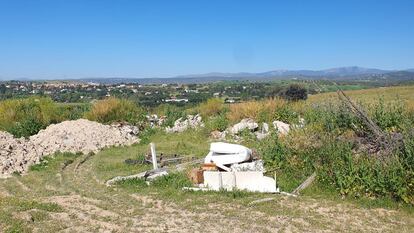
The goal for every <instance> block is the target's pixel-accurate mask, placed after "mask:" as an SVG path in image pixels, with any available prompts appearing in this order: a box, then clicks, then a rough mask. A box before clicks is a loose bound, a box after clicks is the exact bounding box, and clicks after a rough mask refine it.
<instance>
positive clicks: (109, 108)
mask: <svg viewBox="0 0 414 233" xmlns="http://www.w3.org/2000/svg"><path fill="white" fill-rule="evenodd" d="M85 117H86V118H87V119H89V120H92V121H97V122H101V123H112V122H117V121H126V122H129V123H131V124H138V123H139V122H142V121H143V120H144V118H145V116H144V111H143V110H142V109H141V108H139V107H138V106H137V105H136V104H135V103H133V102H132V101H129V100H126V99H118V98H113V97H111V98H107V99H104V100H99V101H97V102H96V103H95V104H94V105H93V106H92V109H91V110H90V111H89V112H87V113H86V114H85Z"/></svg>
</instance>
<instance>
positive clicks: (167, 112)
mask: <svg viewBox="0 0 414 233" xmlns="http://www.w3.org/2000/svg"><path fill="white" fill-rule="evenodd" d="M155 112H156V113H157V114H158V115H159V116H165V118H166V119H165V121H164V123H163V125H164V126H169V127H172V126H173V125H174V122H175V121H176V120H177V119H179V118H181V117H185V116H186V112H185V111H184V109H183V108H182V107H178V106H176V105H170V104H164V105H160V106H159V107H158V108H157V109H156V111H155Z"/></svg>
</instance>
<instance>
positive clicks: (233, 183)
mask: <svg viewBox="0 0 414 233" xmlns="http://www.w3.org/2000/svg"><path fill="white" fill-rule="evenodd" d="M204 187H207V188H209V189H210V190H214V191H219V190H223V189H224V190H227V191H231V190H234V189H237V190H245V191H250V192H262V193H276V192H278V191H279V190H278V189H277V188H276V181H275V180H274V179H273V178H270V177H266V176H264V175H263V172H254V171H247V172H215V171H205V172H204Z"/></svg>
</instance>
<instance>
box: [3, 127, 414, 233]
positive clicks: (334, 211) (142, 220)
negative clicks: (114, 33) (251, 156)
mask: <svg viewBox="0 0 414 233" xmlns="http://www.w3.org/2000/svg"><path fill="white" fill-rule="evenodd" d="M148 140H150V141H153V142H155V143H156V145H157V150H158V153H164V154H170V153H178V154H180V155H185V156H188V157H201V156H203V155H205V154H206V153H207V150H208V144H209V141H208V140H206V136H205V132H203V131H187V132H185V133H183V134H180V135H166V134H164V133H161V132H158V133H155V134H153V135H152V136H151V137H150V138H149V139H148ZM147 150H148V145H147V144H146V143H145V144H139V145H134V146H131V147H123V148H109V149H106V150H104V151H102V152H100V153H98V154H96V155H93V156H91V157H88V156H87V155H73V154H58V155H56V156H55V157H53V158H49V159H48V160H47V161H48V162H47V163H42V165H37V166H35V167H33V169H32V170H31V171H30V172H29V173H28V174H27V175H24V176H17V175H16V176H14V177H12V178H10V179H6V180H0V196H1V201H0V229H3V231H4V232H30V231H34V232H57V231H63V232H160V231H165V232H199V231H207V232H296V231H313V232H315V231H323V232H338V231H339V232H361V231H364V232H378V231H382V232H410V231H411V230H412V229H413V227H414V213H413V210H412V209H411V208H410V207H409V206H399V205H398V204H395V203H390V204H389V205H388V206H387V207H385V208H384V203H378V202H375V201H368V200H365V201H361V200H360V201H359V202H355V201H352V200H349V199H345V200H341V199H340V198H332V197H329V198H327V196H326V195H324V194H321V193H320V192H319V191H318V190H317V189H316V188H315V190H313V191H312V190H308V191H307V192H306V195H304V196H301V197H297V198H294V197H287V196H281V195H271V194H252V193H245V192H240V191H236V192H229V193H225V192H219V193H215V192H208V193H197V192H185V191H182V190H181V187H182V186H183V185H186V184H187V181H186V178H185V176H184V175H180V174H174V175H172V176H170V177H169V178H168V180H161V181H159V182H156V183H155V184H154V185H152V186H147V185H146V184H145V183H143V182H141V181H139V180H138V181H131V182H126V183H123V184H121V185H118V186H114V187H107V186H105V185H104V183H105V181H106V180H108V179H110V178H112V177H114V176H117V175H129V174H134V173H138V172H140V171H144V170H147V169H149V166H148V165H128V164H126V163H124V161H125V159H128V158H132V159H134V158H138V157H139V156H141V155H142V154H144V153H146V152H147ZM85 158H87V160H86V161H85ZM264 197H274V198H275V199H274V200H273V201H271V202H267V203H262V204H257V205H249V203H250V202H251V201H254V200H257V199H260V198H264ZM378 206H382V207H381V208H379V207H378ZM385 206H386V205H385Z"/></svg>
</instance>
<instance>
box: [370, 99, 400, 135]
mask: <svg viewBox="0 0 414 233" xmlns="http://www.w3.org/2000/svg"><path fill="white" fill-rule="evenodd" d="M371 109H373V114H372V117H373V120H374V121H375V123H376V124H377V125H378V126H379V127H380V128H381V129H384V130H392V129H395V128H400V127H401V124H402V123H403V121H404V118H405V114H404V105H403V104H402V102H401V101H397V102H392V103H388V104H385V103H384V99H383V98H380V100H379V101H378V103H376V104H374V105H373V106H371Z"/></svg>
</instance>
